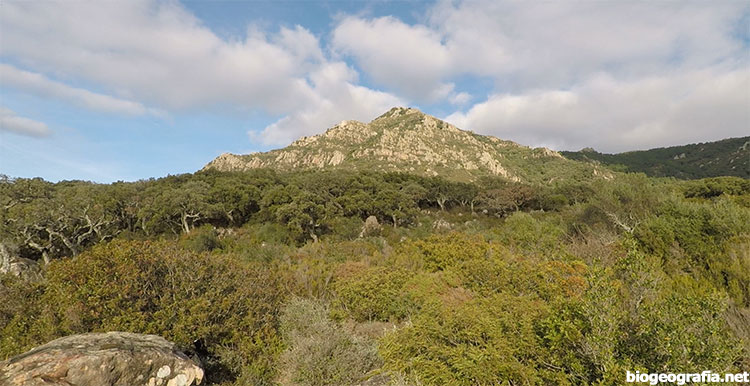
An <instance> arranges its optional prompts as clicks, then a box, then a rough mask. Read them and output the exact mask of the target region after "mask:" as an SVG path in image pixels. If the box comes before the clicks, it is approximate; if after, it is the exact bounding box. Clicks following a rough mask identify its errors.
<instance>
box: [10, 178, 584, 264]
mask: <svg viewBox="0 0 750 386" xmlns="http://www.w3.org/2000/svg"><path fill="white" fill-rule="evenodd" d="M592 189H593V187H592V186H588V185H580V184H576V183H569V184H557V185H554V186H535V185H527V184H521V183H513V182H508V181H506V180H502V179H491V178H485V179H483V180H481V181H479V182H478V183H462V182H452V181H448V180H445V179H442V178H439V177H420V176H415V175H410V174H401V173H384V174H383V173H370V172H359V173H357V172H346V171H309V172H300V173H277V172H274V171H272V170H254V171H250V172H230V173H225V172H216V171H208V172H200V173H195V174H183V175H176V176H169V177H165V178H160V179H151V180H143V181H138V182H117V183H113V184H95V183H90V182H84V181H63V182H59V183H50V182H46V181H44V180H42V179H39V178H34V179H25V178H18V179H11V178H8V177H3V178H2V179H1V180H0V200H2V202H1V203H0V205H1V206H0V211H1V212H0V214H1V215H2V218H3V222H2V224H0V226H1V227H2V229H0V236H1V237H2V238H3V240H4V241H5V242H6V243H11V244H13V245H14V246H15V247H17V248H19V249H20V255H21V256H23V257H27V258H31V259H33V260H39V259H41V260H44V261H45V262H49V260H50V259H54V258H58V257H61V256H73V255H76V254H78V253H80V252H81V251H82V250H84V249H85V248H86V247H89V246H91V245H93V244H96V243H98V242H101V241H105V240H110V239H112V238H114V237H115V236H117V235H119V234H121V233H126V234H131V235H141V236H144V237H153V236H157V235H160V234H174V235H177V234H180V233H189V232H190V231H191V230H192V229H194V228H195V227H198V226H200V225H203V224H210V225H213V226H215V227H239V226H242V225H243V224H245V223H247V222H250V221H252V222H256V223H258V222H277V223H279V224H283V225H285V226H286V227H288V229H289V231H290V232H291V234H292V237H293V239H294V241H296V242H304V241H305V240H309V239H317V238H318V237H319V236H321V235H324V234H326V233H328V232H330V231H331V229H332V228H333V226H334V224H335V223H336V221H337V219H340V218H352V217H355V218H360V219H365V218H367V217H368V216H375V217H377V218H378V220H379V221H380V222H381V223H387V224H390V225H393V226H408V225H411V224H413V223H414V221H415V219H416V216H417V215H418V214H419V212H420V211H421V210H437V209H439V210H446V209H452V208H456V207H460V208H462V209H463V210H466V211H467V212H472V213H475V212H481V213H482V214H488V215H494V216H504V215H506V214H507V213H510V212H513V211H517V210H534V209H536V210H556V209H558V208H560V207H561V206H564V205H568V204H569V203H573V202H578V201H583V200H586V198H587V196H589V195H591V193H592Z"/></svg>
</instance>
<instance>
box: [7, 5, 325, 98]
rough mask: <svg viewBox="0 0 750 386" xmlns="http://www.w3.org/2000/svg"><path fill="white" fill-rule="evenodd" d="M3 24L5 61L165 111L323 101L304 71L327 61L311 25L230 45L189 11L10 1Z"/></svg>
mask: <svg viewBox="0 0 750 386" xmlns="http://www.w3.org/2000/svg"><path fill="white" fill-rule="evenodd" d="M81 20H85V22H81ZM0 24H2V25H3V44H2V46H0V54H2V55H3V56H8V57H12V58H17V59H18V61H19V62H22V63H23V64H24V65H25V66H28V67H31V68H33V69H35V70H36V71H39V72H45V73H50V74H54V75H56V76H55V77H56V78H58V79H73V80H83V81H86V82H93V83H94V84H96V85H98V86H100V87H102V88H104V89H106V90H107V91H112V92H113V93H115V94H116V95H117V96H118V97H121V98H126V99H136V100H138V101H140V102H142V103H146V104H149V105H155V106H159V107H161V108H168V109H188V108H194V107H204V106H208V105H212V104H214V105H215V104H220V103H229V104H234V105H240V106H257V107H261V108H265V109H268V110H271V111H274V112H283V111H284V110H289V109H295V108H299V107H300V106H302V105H304V104H305V103H307V102H308V99H309V98H314V95H311V91H310V89H309V86H308V85H307V84H306V82H305V81H304V71H305V69H306V67H305V66H303V65H302V64H304V63H305V62H307V61H308V60H313V61H314V60H317V59H318V58H316V56H317V55H318V53H317V52H316V51H315V49H311V48H310V45H311V43H315V44H316V42H315V38H314V37H313V36H312V35H311V34H310V33H309V32H307V31H306V30H304V29H301V28H297V29H294V30H288V29H282V30H281V31H280V32H279V34H278V36H273V37H272V38H269V37H267V36H265V34H263V33H259V32H257V31H248V34H247V35H246V36H244V37H242V38H241V39H237V40H222V39H221V38H219V37H218V36H216V35H215V34H214V33H213V32H212V31H211V30H210V29H208V28H207V27H205V26H204V25H203V24H202V23H201V22H200V20H198V19H197V18H196V17H195V16H193V15H192V14H190V13H189V12H187V11H186V10H185V9H184V8H183V7H181V6H180V5H179V4H177V3H174V2H155V1H146V0H140V1H139V0H136V1H117V2H87V1H80V2H78V1H77V2H73V3H65V2H9V3H7V4H3V12H2V13H1V14H0ZM272 39H275V40H276V43H274V42H273V41H271V40H272Z"/></svg>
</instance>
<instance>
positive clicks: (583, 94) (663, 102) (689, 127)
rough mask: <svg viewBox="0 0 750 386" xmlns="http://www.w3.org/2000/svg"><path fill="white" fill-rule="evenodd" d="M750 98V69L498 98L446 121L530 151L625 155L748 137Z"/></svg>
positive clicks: (604, 78) (600, 80)
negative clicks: (589, 148)
mask: <svg viewBox="0 0 750 386" xmlns="http://www.w3.org/2000/svg"><path fill="white" fill-rule="evenodd" d="M748 90H750V70H748V69H743V70H735V71H730V72H724V71H718V70H716V69H712V70H700V71H690V72H686V73H682V74H677V75H674V76H669V77H649V78H643V79H640V80H638V81H634V82H624V81H618V80H615V79H614V78H613V77H611V76H609V75H603V74H601V75H598V76H594V77H592V78H590V79H588V80H587V81H585V82H583V83H581V84H580V85H578V86H576V87H574V88H572V89H570V90H566V91H560V90H555V89H545V90H538V91H529V92H526V93H523V94H513V95H512V94H498V95H493V96H491V97H490V98H488V100H487V101H485V102H482V103H479V104H476V105H474V106H473V107H472V108H471V109H470V110H469V111H467V112H466V113H455V114H452V115H450V116H448V117H447V118H446V119H447V120H448V121H450V122H452V123H454V124H456V125H457V126H459V127H463V128H466V129H471V130H475V131H477V132H479V133H483V134H490V135H494V136H497V137H500V138H506V139H511V140H514V141H517V142H520V143H523V144H529V145H536V146H551V147H554V148H558V149H564V150H575V149H579V148H581V147H584V146H593V147H595V148H596V149H597V150H600V151H608V152H619V151H626V150H634V149H645V148H651V147H655V146H670V145H675V144H683V143H692V142H699V141H708V140H716V139H718V138H726V137H733V136H734V137H737V136H743V135H747V133H748V132H750V109H748V106H750V91H748Z"/></svg>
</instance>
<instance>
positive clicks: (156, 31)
mask: <svg viewBox="0 0 750 386" xmlns="http://www.w3.org/2000/svg"><path fill="white" fill-rule="evenodd" d="M393 106H412V107H417V108H420V109H421V110H423V111H425V112H426V113H429V114H432V115H435V116H437V117H440V118H443V119H446V120H448V121H450V122H451V123H454V124H456V125H457V126H459V127H461V128H464V129H468V130H473V131H475V132H478V133H482V134H487V135H494V136H497V137H500V138H503V139H510V140H514V141H516V142H519V143H521V144H525V145H529V146H547V147H551V148H553V149H557V150H568V149H571V150H575V149H580V148H582V147H586V146H592V147H594V148H596V149H598V150H601V151H607V152H618V151H625V150H633V149H645V148H651V147H656V146H669V145H677V144H684V143H691V142H700V141H711V140H718V139H721V138H726V137H733V136H734V137H736V136H744V135H749V134H750V3H748V2H747V1H726V0H725V1H711V2H709V1H701V2H696V1H680V2H626V1H605V2H593V1H592V2H580V1H576V2H574V1H561V2H536V1H530V2H516V1H510V2H503V1H436V2H427V1H239V0H233V1H184V2H178V1H153V0H134V1H92V2H87V1H76V2H67V1H32V2H28V1H23V2H22V1H14V0H4V1H3V2H2V6H0V173H2V174H7V175H10V176H17V177H33V176H41V177H43V178H45V179H49V180H53V181H57V180H61V179H84V180H93V181H99V182H110V181H116V180H136V179H141V178H149V177H160V176H164V175H166V174H177V173H184V172H193V171H195V170H198V169H200V168H201V167H202V166H203V165H204V164H205V163H207V162H209V161H210V160H211V159H213V158H214V157H216V156H217V155H219V154H220V153H223V152H233V153H248V152H251V151H264V150H269V149H272V148H278V147H283V146H285V145H287V144H289V143H290V142H291V141H293V140H294V139H296V138H298V137H300V136H304V135H313V134H318V133H321V132H323V131H325V129H326V128H328V127H331V126H333V125H334V124H336V123H337V122H339V121H341V120H345V119H357V120H361V121H369V120H371V119H373V118H374V117H376V116H378V115H380V114H381V113H382V112H384V111H386V110H387V109H389V108H390V107H393Z"/></svg>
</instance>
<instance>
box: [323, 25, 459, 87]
mask: <svg viewBox="0 0 750 386" xmlns="http://www.w3.org/2000/svg"><path fill="white" fill-rule="evenodd" d="M332 35H333V47H334V48H335V49H336V50H338V51H340V52H341V53H344V54H348V55H351V56H353V57H354V58H356V60H357V63H358V64H359V66H360V67H361V68H362V69H363V70H364V71H365V72H366V73H367V74H368V75H370V76H371V77H372V78H373V79H374V80H375V81H376V82H378V83H379V84H382V85H385V86H387V87H389V88H391V89H394V90H397V91H398V92H400V93H403V94H404V95H406V96H408V97H410V98H418V99H424V100H428V101H435V100H438V99H441V98H444V97H447V96H448V95H449V94H450V93H451V91H452V90H453V84H452V83H448V82H444V81H443V78H445V77H446V76H447V75H448V74H450V71H451V63H450V60H451V58H450V52H448V49H447V48H446V47H445V46H444V45H443V44H442V43H441V41H440V39H441V37H440V35H439V34H438V33H437V32H435V31H433V30H432V29H429V28H427V27H425V26H421V25H416V26H410V25H408V24H406V23H404V22H402V21H400V20H398V19H396V18H393V17H390V16H389V17H381V18H377V19H373V20H364V19H361V18H357V17H348V18H345V19H343V20H342V21H341V22H340V23H339V24H338V26H337V27H336V29H335V30H334V31H333V33H332Z"/></svg>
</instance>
